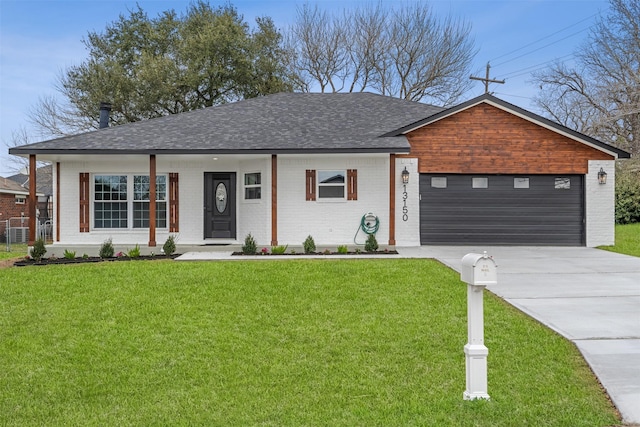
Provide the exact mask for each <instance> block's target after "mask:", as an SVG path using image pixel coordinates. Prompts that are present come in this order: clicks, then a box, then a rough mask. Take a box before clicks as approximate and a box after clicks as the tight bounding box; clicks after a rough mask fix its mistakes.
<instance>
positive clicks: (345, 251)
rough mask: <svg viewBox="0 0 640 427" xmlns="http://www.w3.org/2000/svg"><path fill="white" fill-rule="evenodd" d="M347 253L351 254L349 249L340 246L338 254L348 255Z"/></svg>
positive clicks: (345, 246)
mask: <svg viewBox="0 0 640 427" xmlns="http://www.w3.org/2000/svg"><path fill="white" fill-rule="evenodd" d="M347 252H349V249H348V248H347V245H340V246H338V253H339V254H346V253H347Z"/></svg>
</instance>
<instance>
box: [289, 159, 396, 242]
mask: <svg viewBox="0 0 640 427" xmlns="http://www.w3.org/2000/svg"><path fill="white" fill-rule="evenodd" d="M307 169H313V170H346V169H357V170H358V200H349V201H348V200H341V201H323V200H320V199H318V200H316V201H306V192H305V171H306V170H307ZM367 212H373V213H374V214H375V215H377V216H378V218H379V220H380V229H379V231H378V233H377V234H376V239H377V240H378V243H379V244H381V245H384V244H387V243H388V242H389V155H388V154H371V155H366V156H365V155H362V156H354V155H349V154H336V155H326V156H315V155H314V156H313V157H310V156H301V155H286V156H285V155H280V156H278V243H279V244H289V245H301V244H302V243H303V242H304V240H305V238H306V237H307V236H308V235H311V236H312V237H313V239H314V240H315V242H316V245H317V246H336V245H349V244H353V243H354V235H355V234H356V231H358V229H359V227H360V220H361V218H362V216H363V215H364V214H366V213H367ZM366 238H367V236H366V235H365V234H364V233H363V232H359V233H358V236H357V242H358V243H359V244H364V242H365V240H366Z"/></svg>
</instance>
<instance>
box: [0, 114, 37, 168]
mask: <svg viewBox="0 0 640 427" xmlns="http://www.w3.org/2000/svg"><path fill="white" fill-rule="evenodd" d="M32 142H33V140H32V138H31V137H30V136H29V133H28V132H27V128H26V127H24V126H22V127H20V128H18V129H17V130H13V131H12V132H11V139H10V140H9V141H4V143H3V144H4V146H5V147H6V148H7V149H9V148H12V147H17V146H20V145H25V144H30V143H32ZM46 164H47V163H45V162H37V167H41V166H44V165H46ZM6 166H7V169H8V170H10V171H12V172H14V173H23V174H27V173H28V170H29V159H27V158H24V157H20V156H12V155H9V156H8V157H7V165H6Z"/></svg>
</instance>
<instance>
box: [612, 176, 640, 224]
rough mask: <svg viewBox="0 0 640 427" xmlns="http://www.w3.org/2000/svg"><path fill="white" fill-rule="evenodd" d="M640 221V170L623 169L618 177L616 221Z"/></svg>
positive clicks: (629, 222) (626, 222) (619, 222)
mask: <svg viewBox="0 0 640 427" xmlns="http://www.w3.org/2000/svg"><path fill="white" fill-rule="evenodd" d="M636 222H640V172H638V171H623V172H621V173H620V174H619V175H618V176H617V177H616V223H618V224H632V223H636Z"/></svg>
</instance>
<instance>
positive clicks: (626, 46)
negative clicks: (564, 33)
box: [534, 0, 640, 155]
mask: <svg viewBox="0 0 640 427" xmlns="http://www.w3.org/2000/svg"><path fill="white" fill-rule="evenodd" d="M610 5H611V8H610V12H609V15H608V16H605V17H603V18H601V19H600V20H599V21H598V22H597V24H596V25H595V26H594V27H593V28H592V30H591V33H590V35H589V37H588V39H587V41H586V43H584V44H583V45H582V46H581V47H580V49H579V50H578V51H577V52H576V58H577V59H576V65H575V66H574V67H567V66H565V65H563V64H561V63H558V64H556V65H554V66H553V67H551V68H550V69H549V70H545V71H543V72H540V73H537V74H535V75H534V79H535V80H534V81H536V82H537V83H538V84H539V86H540V89H541V90H540V93H539V95H538V96H537V97H536V103H537V105H538V106H539V107H540V108H541V109H542V111H543V112H544V114H546V115H547V116H549V117H551V118H553V119H554V120H557V121H558V122H560V123H562V124H563V125H566V126H568V127H571V128H573V129H576V130H578V131H580V132H582V133H585V134H588V135H591V136H594V137H596V138H599V139H602V140H603V141H607V142H610V143H612V144H614V145H617V146H618V147H620V148H622V149H625V150H628V151H630V152H631V153H633V154H636V155H638V154H640V140H639V139H638V138H639V137H638V133H639V132H640V2H638V1H637V0H610Z"/></svg>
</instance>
